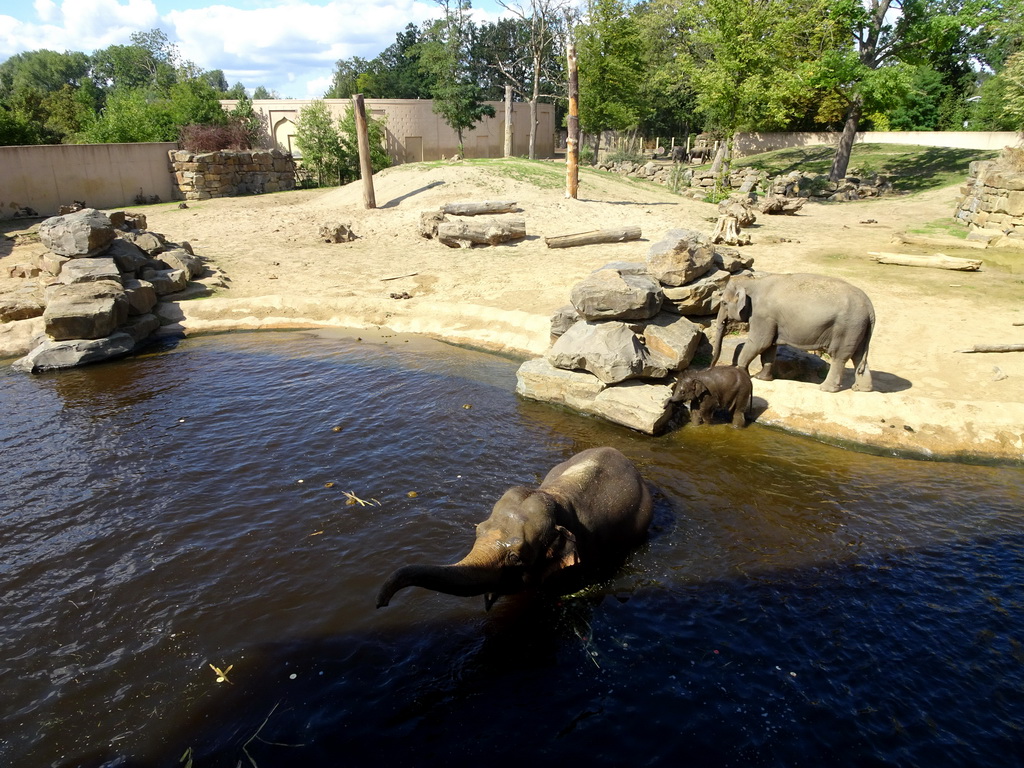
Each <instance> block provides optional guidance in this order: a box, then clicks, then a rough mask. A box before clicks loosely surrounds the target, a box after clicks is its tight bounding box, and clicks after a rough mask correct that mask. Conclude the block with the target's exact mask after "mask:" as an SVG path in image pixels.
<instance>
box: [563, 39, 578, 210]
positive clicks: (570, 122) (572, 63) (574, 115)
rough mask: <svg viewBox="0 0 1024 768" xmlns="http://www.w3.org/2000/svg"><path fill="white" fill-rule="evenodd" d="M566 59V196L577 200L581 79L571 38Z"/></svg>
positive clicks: (574, 45)
mask: <svg viewBox="0 0 1024 768" xmlns="http://www.w3.org/2000/svg"><path fill="white" fill-rule="evenodd" d="M566 58H567V60H568V65H569V114H568V116H567V118H566V123H565V124H566V127H567V129H568V130H567V136H566V139H565V196H566V197H571V198H572V199H574V200H575V199H576V197H577V195H578V194H579V187H580V149H579V139H580V79H579V70H578V69H577V67H576V41H575V40H573V39H572V37H571V36H570V38H569V45H568V50H567V51H566Z"/></svg>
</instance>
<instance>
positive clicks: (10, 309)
mask: <svg viewBox="0 0 1024 768" xmlns="http://www.w3.org/2000/svg"><path fill="white" fill-rule="evenodd" d="M44 309H46V303H45V302H44V301H43V297H42V296H41V295H40V293H39V289H38V288H36V287H35V286H24V287H22V288H19V289H17V290H14V291H10V292H9V293H4V294H0V323H9V322H11V321H13V320H28V319H29V318H33V317H40V316H41V315H42V314H43V310H44Z"/></svg>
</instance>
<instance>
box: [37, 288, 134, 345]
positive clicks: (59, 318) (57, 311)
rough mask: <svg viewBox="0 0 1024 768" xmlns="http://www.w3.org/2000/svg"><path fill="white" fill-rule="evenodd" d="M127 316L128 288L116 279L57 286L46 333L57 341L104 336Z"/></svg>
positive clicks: (46, 315)
mask: <svg viewBox="0 0 1024 768" xmlns="http://www.w3.org/2000/svg"><path fill="white" fill-rule="evenodd" d="M127 319H128V299H127V297H126V296H125V294H124V288H122V287H121V284H120V283H115V282H112V281H103V282H95V283H75V284H73V285H60V286H57V287H56V288H54V290H52V291H50V292H49V295H48V296H47V303H46V311H45V312H43V322H44V327H45V330H46V334H47V335H48V336H49V337H50V338H51V339H53V340H54V341H65V340H69V339H100V338H103V337H104V336H107V335H109V334H110V333H111V332H113V330H114V329H115V328H117V326H119V325H121V324H122V323H124V322H125V320H127Z"/></svg>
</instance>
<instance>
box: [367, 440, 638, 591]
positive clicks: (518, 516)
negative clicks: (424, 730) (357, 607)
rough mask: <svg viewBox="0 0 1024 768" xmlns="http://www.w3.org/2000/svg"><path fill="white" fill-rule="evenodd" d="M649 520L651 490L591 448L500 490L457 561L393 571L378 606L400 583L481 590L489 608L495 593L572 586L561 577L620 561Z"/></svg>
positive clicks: (614, 456) (595, 571)
mask: <svg viewBox="0 0 1024 768" xmlns="http://www.w3.org/2000/svg"><path fill="white" fill-rule="evenodd" d="M652 517H653V504H652V501H651V493H650V490H649V489H648V487H647V483H646V482H645V481H644V479H643V478H642V477H641V476H640V473H639V472H638V471H637V469H636V467H635V466H634V465H633V463H632V462H631V461H630V460H629V459H627V458H626V457H625V456H623V455H622V454H621V453H620V452H619V451H617V450H616V449H615V448H610V447H603V448H590V449H588V450H585V451H582V452H580V453H577V454H576V455H575V456H573V457H572V458H570V459H569V460H567V461H564V462H562V463H561V464H559V465H558V466H556V467H555V468H554V469H552V470H551V471H550V472H548V474H547V476H546V477H545V478H544V480H543V482H541V484H540V486H539V487H538V488H526V487H523V486H517V487H515V488H510V489H509V490H508V491H506V492H505V494H504V495H503V496H502V497H501V498H500V499H498V502H497V503H496V504H495V505H494V510H493V511H492V512H491V516H490V517H489V518H487V519H486V520H484V521H483V522H482V523H480V524H479V525H477V527H476V542H475V543H474V545H473V548H472V550H471V551H470V552H469V554H467V555H466V556H465V557H464V558H462V560H460V561H459V562H457V563H454V564H452V565H406V566H404V567H402V568H399V569H398V570H397V571H395V572H394V573H392V574H391V576H389V577H388V579H387V581H385V582H384V585H383V586H382V587H381V588H380V592H379V593H378V594H377V607H378V608H381V607H383V606H385V605H387V604H388V603H389V602H390V601H391V598H392V597H393V596H394V594H395V593H396V592H398V591H399V590H400V589H404V588H406V587H423V588H425V589H433V590H437V591H438V592H445V593H447V594H450V595H461V596H464V597H468V596H472V595H484V607H485V608H486V609H488V610H490V607H491V606H492V605H493V604H494V601H495V600H497V599H498V597H500V596H501V595H510V594H514V593H516V592H521V591H523V590H525V589H530V588H534V587H541V586H544V585H545V584H547V586H549V587H551V586H557V584H558V583H565V584H568V583H573V584H578V581H577V580H576V579H570V580H569V581H567V582H565V581H563V579H564V578H565V577H566V576H567V575H572V574H575V575H582V576H596V575H601V574H603V573H606V572H607V571H608V570H609V569H610V568H613V567H616V566H618V565H619V564H621V562H622V561H623V560H624V559H625V557H626V555H627V554H628V553H629V551H630V550H631V549H633V548H634V547H636V546H637V545H639V544H641V543H642V542H643V541H644V539H645V538H646V536H647V528H648V526H649V525H650V523H651V518H652ZM556 577H557V578H556Z"/></svg>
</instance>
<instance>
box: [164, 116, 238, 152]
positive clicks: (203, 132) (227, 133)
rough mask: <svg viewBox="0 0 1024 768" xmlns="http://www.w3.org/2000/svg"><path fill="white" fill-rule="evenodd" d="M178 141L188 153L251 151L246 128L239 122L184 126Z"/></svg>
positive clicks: (180, 130)
mask: <svg viewBox="0 0 1024 768" xmlns="http://www.w3.org/2000/svg"><path fill="white" fill-rule="evenodd" d="M178 141H179V143H180V144H181V147H182V149H184V150H186V151H188V152H216V151H217V150H220V149H251V147H250V145H249V137H248V136H247V135H246V131H245V127H244V126H243V125H242V124H241V123H239V122H237V121H231V122H229V123H227V124H226V125H199V124H192V125H183V126H181V128H180V129H179V130H178Z"/></svg>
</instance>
